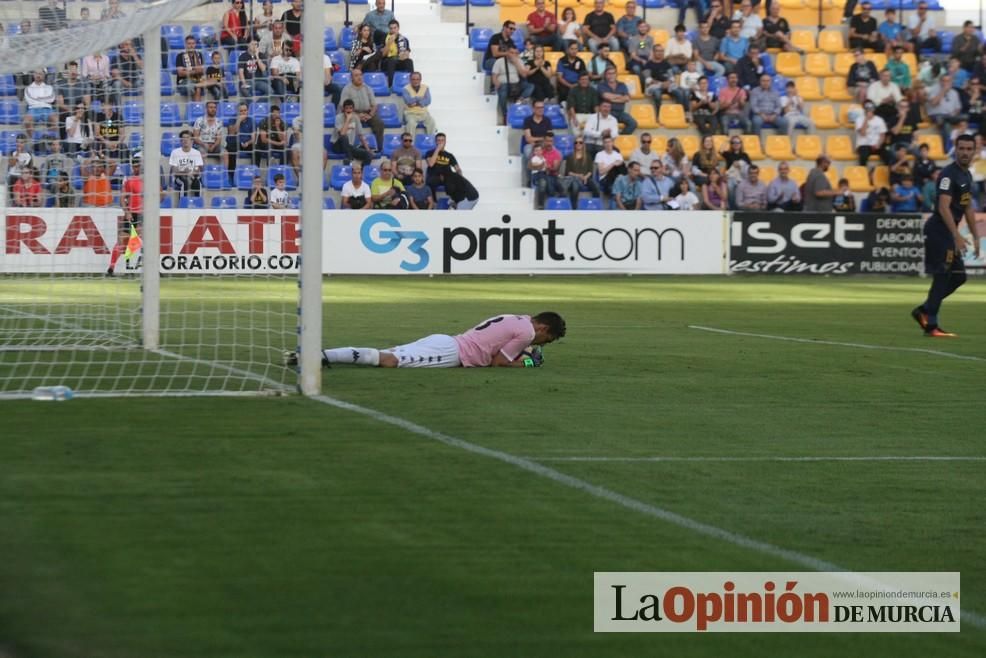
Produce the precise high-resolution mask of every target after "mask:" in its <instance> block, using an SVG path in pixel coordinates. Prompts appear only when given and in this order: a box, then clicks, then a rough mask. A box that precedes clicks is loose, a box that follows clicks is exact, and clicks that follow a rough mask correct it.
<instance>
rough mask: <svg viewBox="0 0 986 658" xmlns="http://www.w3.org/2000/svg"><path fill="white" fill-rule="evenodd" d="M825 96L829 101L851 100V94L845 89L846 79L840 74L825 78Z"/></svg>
mask: <svg viewBox="0 0 986 658" xmlns="http://www.w3.org/2000/svg"><path fill="white" fill-rule="evenodd" d="M825 98H827V99H829V100H830V101H851V100H852V94H850V93H849V90H848V89H846V79H845V78H843V77H840V76H832V77H830V78H825ZM806 100H807V99H806Z"/></svg>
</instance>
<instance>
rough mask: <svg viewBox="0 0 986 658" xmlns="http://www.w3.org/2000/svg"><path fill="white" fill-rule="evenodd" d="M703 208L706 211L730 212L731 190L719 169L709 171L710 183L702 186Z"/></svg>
mask: <svg viewBox="0 0 986 658" xmlns="http://www.w3.org/2000/svg"><path fill="white" fill-rule="evenodd" d="M702 207H703V208H705V209H706V210H729V188H728V187H727V186H726V179H725V177H723V175H722V172H720V171H719V170H718V169H712V170H711V171H709V182H707V183H706V184H705V185H703V186H702Z"/></svg>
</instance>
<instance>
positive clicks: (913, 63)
mask: <svg viewBox="0 0 986 658" xmlns="http://www.w3.org/2000/svg"><path fill="white" fill-rule="evenodd" d="M901 60H902V61H903V62H905V63H906V64H907V68H909V69H911V75H912V76H914V75H917V74H918V58H917V56H915V54H914V53H904V56H903V57H902V58H901Z"/></svg>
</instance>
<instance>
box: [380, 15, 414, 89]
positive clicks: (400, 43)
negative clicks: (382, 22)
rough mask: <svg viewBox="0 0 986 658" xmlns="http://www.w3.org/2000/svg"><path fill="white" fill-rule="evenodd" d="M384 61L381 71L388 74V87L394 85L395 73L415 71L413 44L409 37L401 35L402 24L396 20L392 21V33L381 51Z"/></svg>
mask: <svg viewBox="0 0 986 658" xmlns="http://www.w3.org/2000/svg"><path fill="white" fill-rule="evenodd" d="M380 54H381V55H382V56H383V59H382V60H381V63H380V68H381V70H382V71H383V72H384V73H386V74H387V86H389V87H392V86H393V85H394V73H395V72H397V71H413V70H414V61H413V60H412V59H411V44H410V42H409V41H408V40H407V37H406V36H404V35H403V34H401V24H400V23H398V22H397V21H396V20H391V21H390V33H389V34H388V35H387V37H386V38H385V39H384V43H383V47H382V48H381V50H380Z"/></svg>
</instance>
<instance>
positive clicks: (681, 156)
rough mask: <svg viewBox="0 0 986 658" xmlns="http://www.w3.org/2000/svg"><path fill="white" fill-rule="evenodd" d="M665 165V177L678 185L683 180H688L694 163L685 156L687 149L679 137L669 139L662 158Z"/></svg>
mask: <svg viewBox="0 0 986 658" xmlns="http://www.w3.org/2000/svg"><path fill="white" fill-rule="evenodd" d="M661 164H662V165H664V175H665V176H667V177H668V178H670V179H671V180H673V181H674V182H675V183H677V182H678V181H679V180H681V179H682V178H688V176H689V174H691V171H692V163H691V161H690V160H689V159H688V156H686V155H685V149H684V148H683V147H682V146H681V141H680V140H679V139H678V138H677V137H671V138H670V139H668V145H667V146H666V147H665V150H664V155H662V156H661Z"/></svg>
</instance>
